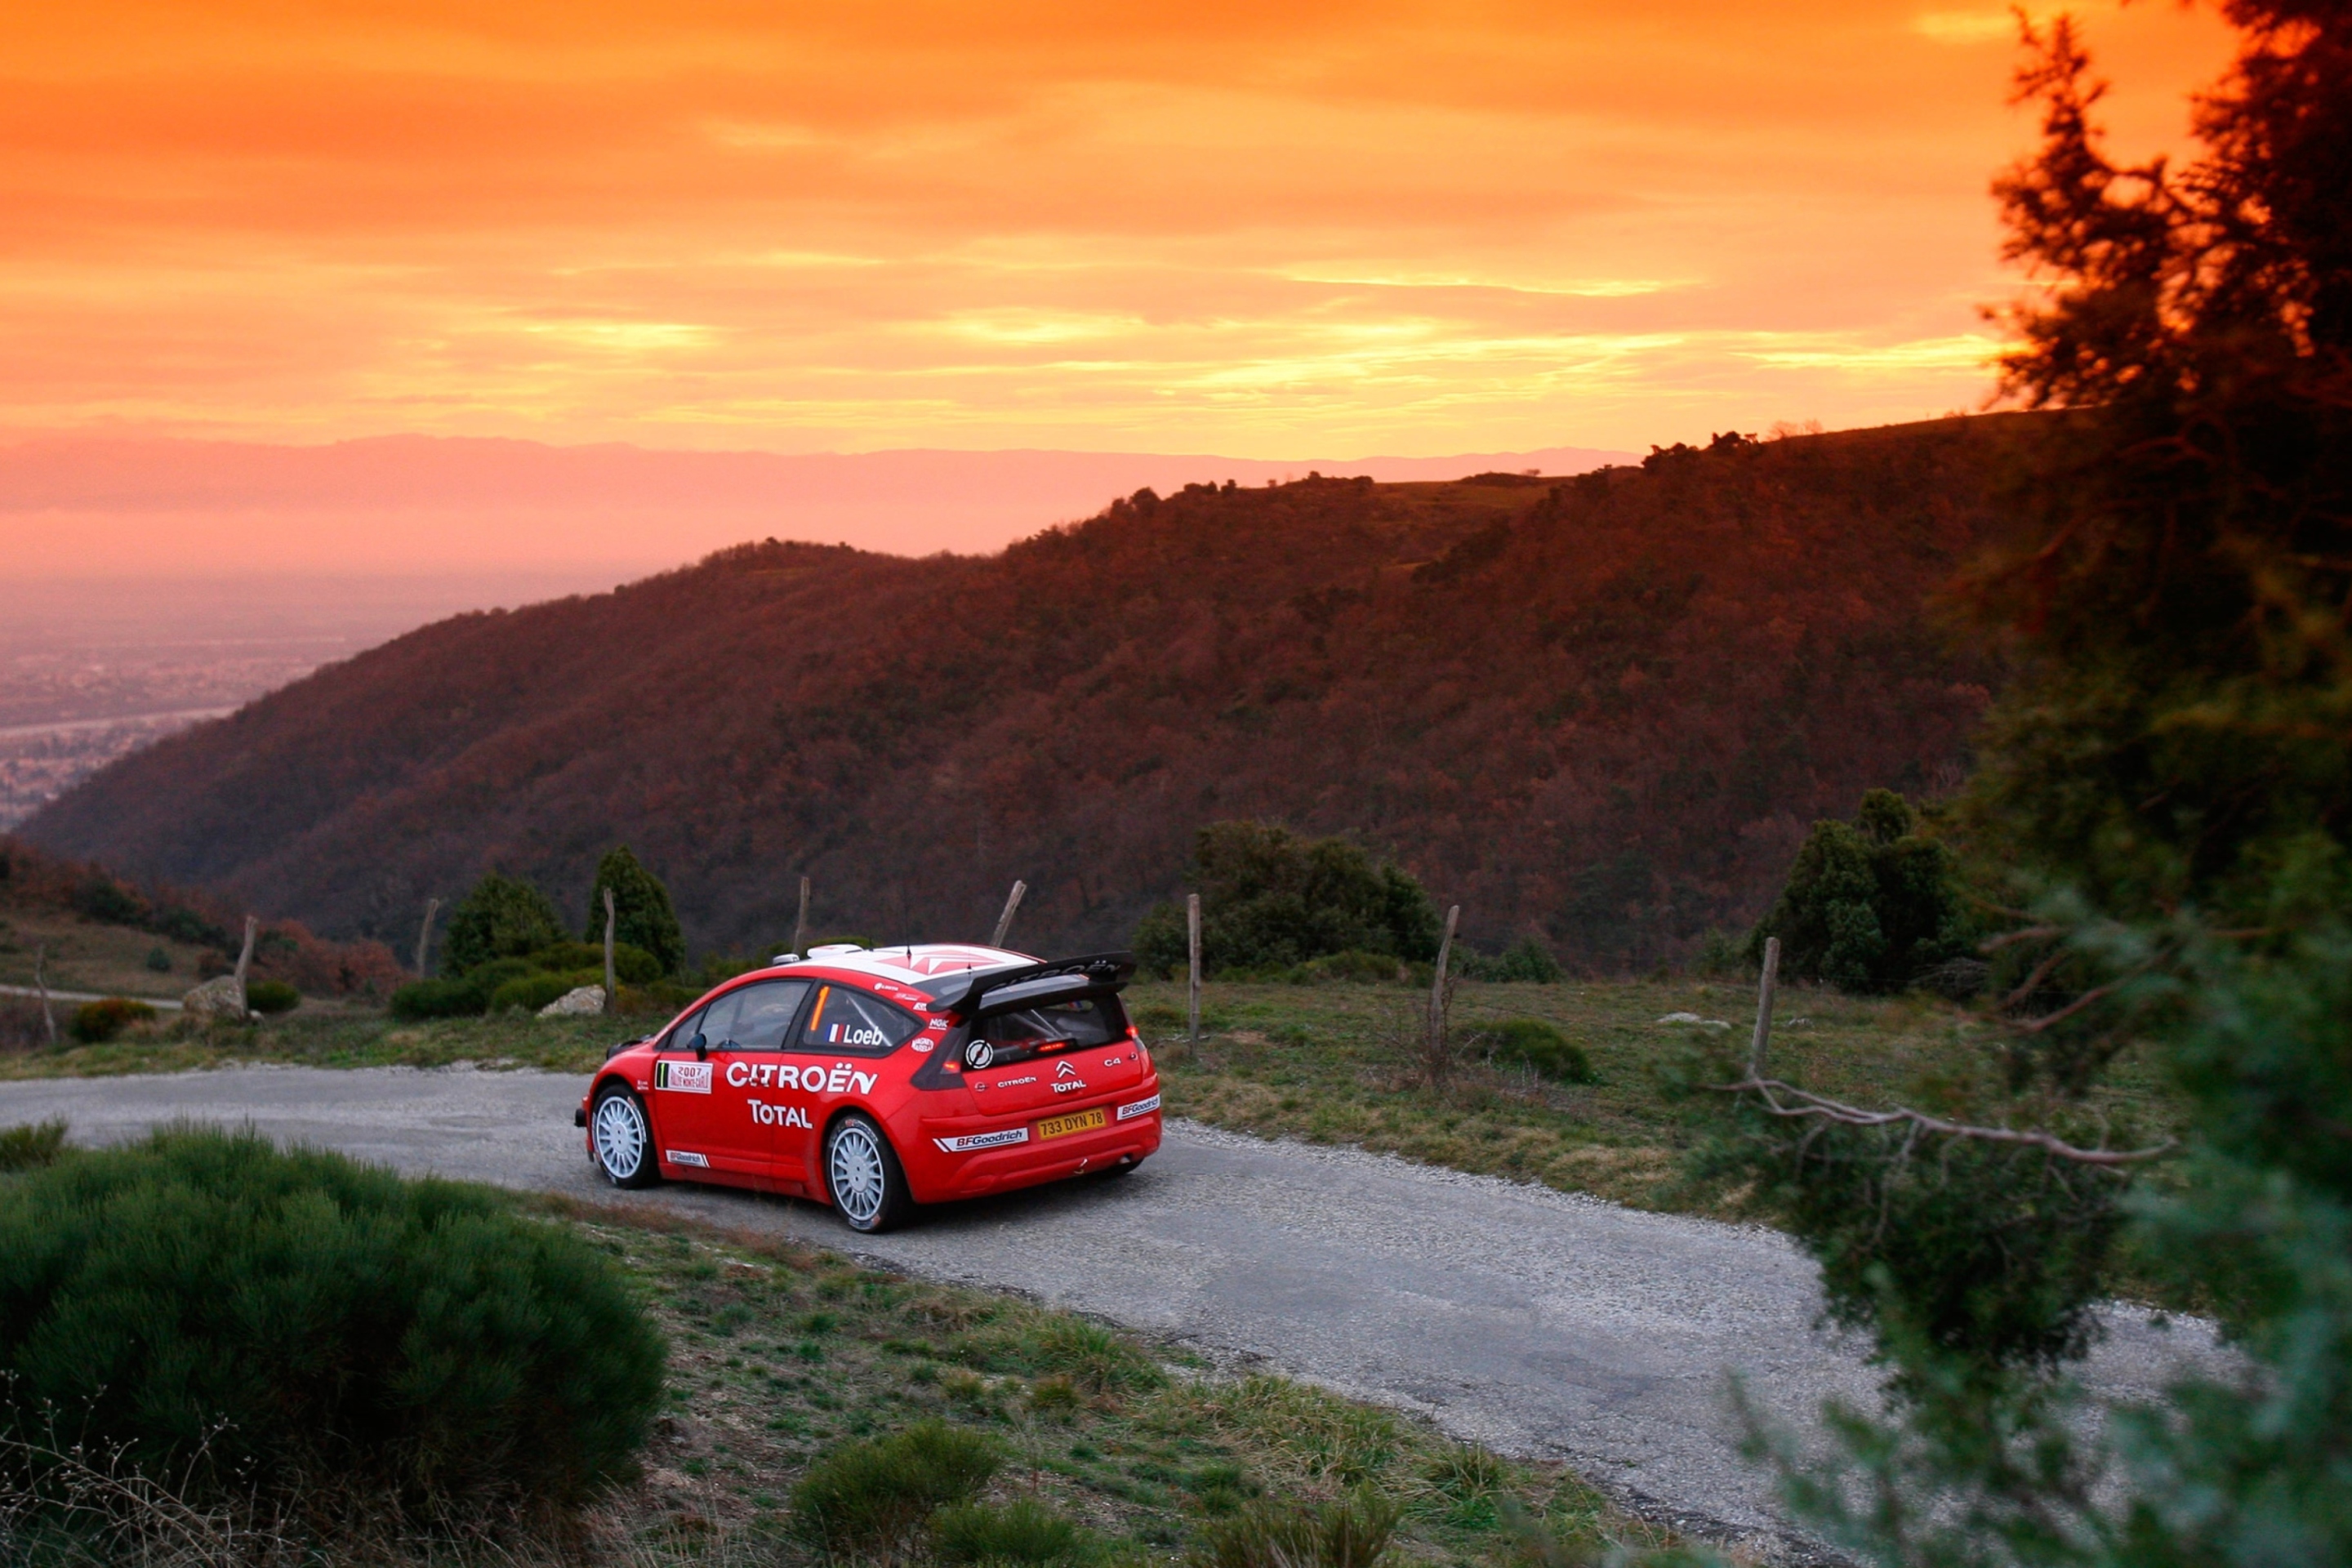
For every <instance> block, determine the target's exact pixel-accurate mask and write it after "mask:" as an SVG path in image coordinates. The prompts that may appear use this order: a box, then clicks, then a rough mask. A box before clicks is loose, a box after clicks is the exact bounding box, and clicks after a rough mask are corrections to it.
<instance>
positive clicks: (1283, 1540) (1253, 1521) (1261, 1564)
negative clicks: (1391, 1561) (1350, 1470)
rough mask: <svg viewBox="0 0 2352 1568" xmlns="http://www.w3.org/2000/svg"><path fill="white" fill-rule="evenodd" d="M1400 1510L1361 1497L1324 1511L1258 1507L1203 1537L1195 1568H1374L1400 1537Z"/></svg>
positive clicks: (1195, 1554) (1290, 1506)
mask: <svg viewBox="0 0 2352 1568" xmlns="http://www.w3.org/2000/svg"><path fill="white" fill-rule="evenodd" d="M1398 1516H1399V1515H1398V1510H1397V1507H1396V1505H1395V1504H1393V1503H1391V1502H1389V1501H1387V1500H1384V1499H1381V1498H1377V1497H1371V1496H1366V1495H1359V1496H1357V1497H1354V1498H1350V1499H1347V1500H1342V1501H1339V1502H1331V1503H1325V1504H1323V1505H1322V1506H1320V1507H1310V1506H1307V1505H1303V1504H1297V1503H1291V1504H1283V1503H1276V1502H1256V1503H1252V1504H1250V1505H1249V1506H1248V1507H1247V1508H1244V1509H1243V1510H1241V1511H1240V1512H1238V1513H1236V1514H1234V1516H1232V1517H1231V1518H1229V1519H1223V1520H1219V1521H1215V1522H1214V1523H1212V1524H1210V1525H1208V1526H1207V1527H1206V1528H1204V1529H1203V1530H1202V1531H1201V1544H1200V1545H1199V1546H1198V1547H1196V1548H1195V1549H1194V1550H1193V1552H1192V1565H1193V1568H1371V1564H1373V1563H1378V1562H1379V1561H1380V1560H1381V1557H1382V1556H1383V1555H1385V1554H1386V1553H1387V1552H1388V1549H1389V1542H1390V1540H1391V1537H1393V1536H1394V1535H1395V1533H1396V1526H1397V1519H1398Z"/></svg>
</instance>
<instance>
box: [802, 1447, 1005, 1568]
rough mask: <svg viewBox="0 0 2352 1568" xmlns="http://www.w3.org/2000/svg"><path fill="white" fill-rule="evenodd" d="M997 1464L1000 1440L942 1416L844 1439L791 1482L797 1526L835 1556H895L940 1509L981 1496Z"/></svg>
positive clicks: (994, 1472)
mask: <svg viewBox="0 0 2352 1568" xmlns="http://www.w3.org/2000/svg"><path fill="white" fill-rule="evenodd" d="M998 1463H999V1457H998V1454H997V1449H996V1445H995V1444H993V1443H992V1442H990V1441H989V1440H988V1439H987V1438H986V1437H984V1436H981V1435H980V1434H979V1433H977V1432H967V1431H963V1430H961V1429H960V1428H958V1427H953V1426H948V1425H947V1424H946V1423H944V1422H940V1421H919V1422H917V1423H915V1425H913V1426H909V1427H908V1428H907V1429H906V1430H905V1431H903V1432H899V1433H897V1434H895V1435H894V1436H888V1437H884V1438H882V1439H880V1440H878V1441H876V1442H866V1443H850V1444H845V1445H844V1446H843V1447H837V1448H834V1449H832V1450H830V1451H828V1452H827V1453H825V1454H824V1455H821V1456H820V1457H819V1458H817V1460H816V1462H815V1463H814V1464H813V1465H811V1466H810V1467H809V1468H808V1473H807V1474H806V1475H804V1476H803V1477H802V1478H801V1479H800V1483H799V1484H798V1485H797V1486H795V1487H793V1521H792V1525H793V1531H794V1533H796V1534H798V1535H799V1536H800V1537H801V1538H802V1539H803V1540H804V1541H807V1542H811V1543H813V1544H814V1545H817V1546H820V1547H822V1548H824V1550H825V1551H826V1552H829V1553H832V1554H833V1555H835V1556H847V1555H850V1554H853V1553H856V1552H877V1553H880V1554H883V1555H896V1554H897V1553H898V1552H902V1551H904V1550H905V1549H906V1547H907V1546H908V1544H909V1543H910V1542H912V1541H913V1540H914V1538H915V1536H916V1535H917V1534H918V1532H919V1531H921V1529H922V1527H923V1524H924V1521H927V1520H929V1518H930V1517H931V1515H932V1514H933V1513H934V1512H936V1511H937V1510H940V1509H941V1508H944V1507H946V1506H948V1505H950V1504H952V1503H961V1502H969V1501H970V1500H971V1499H972V1498H973V1497H975V1496H977V1495H978V1494H979V1491H980V1489H981V1488H982V1487H984V1486H986V1485H987V1484H988V1480H989V1478H990V1477H992V1476H993V1475H994V1474H996V1468H997V1465H998Z"/></svg>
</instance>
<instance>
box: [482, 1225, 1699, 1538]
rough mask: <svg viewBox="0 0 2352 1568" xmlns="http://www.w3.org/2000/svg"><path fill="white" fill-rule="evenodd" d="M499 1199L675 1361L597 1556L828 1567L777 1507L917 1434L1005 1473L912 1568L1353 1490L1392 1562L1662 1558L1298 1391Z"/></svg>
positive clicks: (809, 1263)
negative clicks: (626, 1306)
mask: <svg viewBox="0 0 2352 1568" xmlns="http://www.w3.org/2000/svg"><path fill="white" fill-rule="evenodd" d="M518 1201H520V1202H523V1203H525V1204H527V1205H530V1207H532V1208H535V1209H536V1210H537V1211H539V1212H540V1213H541V1214H543V1215H547V1216H548V1217H549V1219H550V1220H551V1222H553V1223H562V1224H567V1225H571V1226H577V1227H579V1228H580V1229H581V1230H583V1232H585V1233H586V1234H587V1235H588V1236H589V1237H591V1239H592V1240H593V1242H594V1243H595V1244H596V1245H597V1246H599V1247H604V1249H605V1250H607V1251H608V1252H610V1253H611V1254H612V1255H613V1256H614V1257H615V1258H617V1259H619V1260H620V1261H621V1262H622V1263H623V1265H624V1266H625V1268H627V1269H628V1270H629V1272H630V1273H631V1274H632V1275H633V1276H635V1279H637V1280H638V1281H639V1282H640V1285H641V1287H642V1289H644V1291H645V1295H646V1301H647V1303H648V1305H649V1307H650V1309H651V1310H652V1311H653V1313H654V1315H655V1317H656V1320H657V1321H658V1322H659V1324H660V1326H661V1328H662V1330H663V1331H664V1332H665V1334H666V1335H667V1337H668V1339H669V1342H670V1346H671V1352H670V1364H669V1387H668V1393H667V1414H666V1415H665V1417H664V1419H663V1420H662V1421H661V1423H660V1425H659V1430H658V1433H657V1436H656V1438H655V1441H654V1445H653V1448H652V1451H651V1452H650V1453H649V1454H648V1456H647V1464H646V1476H645V1479H643V1480H642V1481H641V1482H640V1483H638V1484H637V1485H636V1486H635V1487H634V1488H632V1489H630V1490H629V1491H628V1492H626V1493H625V1494H623V1495H621V1496H620V1497H617V1498H615V1499H614V1500H612V1501H611V1502H609V1503H607V1504H606V1505H605V1506H604V1508H602V1509H601V1510H598V1513H597V1515H596V1517H595V1518H594V1520H593V1521H592V1531H591V1537H592V1542H593V1547H592V1559H594V1558H601V1559H603V1560H605V1561H613V1562H626V1563H639V1564H646V1565H648V1568H651V1565H656V1564H667V1563H703V1562H734V1561H741V1562H761V1563H798V1562H803V1561H815V1560H817V1559H818V1558H819V1557H820V1556H821V1554H822V1551H823V1548H822V1547H821V1546H820V1545H817V1544H814V1543H812V1542H811V1540H810V1532H809V1531H803V1530H799V1529H796V1528H795V1527H794V1521H793V1513H792V1510H791V1502H792V1500H793V1495H794V1491H795V1489H796V1488H797V1487H799V1486H800V1484H801V1483H802V1481H803V1479H804V1478H805V1477H807V1476H808V1475H809V1473H810V1470H811V1468H812V1466H814V1465H817V1464H819V1463H820V1461H821V1460H822V1459H824V1458H825V1457H826V1456H836V1457H837V1456H841V1455H842V1454H844V1452H845V1450H847V1449H850V1448H852V1447H854V1446H856V1445H860V1444H877V1445H887V1444H889V1443H890V1442H891V1441H893V1440H894V1439H901V1438H903V1436H904V1435H906V1434H908V1433H909V1432H910V1431H912V1430H916V1429H919V1428H925V1427H926V1426H927V1425H928V1424H933V1423H936V1424H940V1425H941V1426H945V1427H947V1428H948V1429H950V1431H952V1432H960V1433H973V1434H978V1435H980V1436H983V1437H985V1438H986V1439H987V1442H988V1444H989V1446H990V1447H992V1450H993V1451H994V1452H995V1453H996V1454H997V1455H998V1456H1000V1461H999V1463H998V1464H997V1466H996V1468H995V1470H994V1474H993V1476H992V1478H990V1479H988V1480H987V1482H986V1483H985V1486H984V1487H983V1488H982V1489H981V1490H980V1491H979V1493H978V1495H977V1498H976V1499H975V1502H976V1504H977V1505H978V1507H979V1509H980V1510H982V1511H980V1512H978V1513H974V1512H972V1511H971V1506H972V1505H970V1504H967V1505H965V1507H964V1510H963V1511H961V1512H960V1513H958V1514H957V1515H956V1516H955V1517H953V1518H949V1519H945V1520H944V1521H942V1522H941V1523H940V1525H939V1527H938V1528H936V1529H935V1530H934V1531H933V1532H932V1534H933V1536H934V1537H935V1539H933V1540H932V1541H931V1542H930V1543H929V1547H928V1549H925V1548H918V1549H917V1550H916V1552H915V1554H916V1555H922V1554H923V1553H924V1551H925V1550H928V1552H929V1554H930V1555H932V1556H934V1557H937V1558H939V1559H940V1560H943V1561H944V1560H953V1559H955V1558H957V1557H958V1556H959V1555H960V1554H961V1555H962V1556H971V1555H972V1554H973V1552H975V1551H977V1552H979V1554H980V1555H981V1556H984V1557H989V1558H992V1559H994V1558H1000V1557H1003V1556H1005V1555H1006V1553H1005V1552H1003V1551H1002V1550H989V1549H987V1542H989V1541H990V1539H991V1538H992V1532H994V1533H995V1534H1002V1535H1010V1536H1013V1537H1025V1538H1034V1539H1038V1540H1044V1541H1050V1542H1062V1543H1063V1544H1062V1546H1060V1547H1058V1548H1057V1549H1055V1551H1053V1552H1048V1553H1046V1554H1045V1555H1046V1556H1048V1557H1050V1558H1051V1559H1052V1560H1054V1561H1056V1562H1065V1563H1076V1562H1094V1563H1104V1564H1116V1563H1136V1564H1144V1563H1174V1562H1177V1561H1179V1560H1182V1559H1184V1558H1186V1557H1188V1556H1191V1555H1192V1554H1195V1553H1196V1552H1201V1551H1202V1550H1203V1549H1204V1548H1205V1546H1206V1545H1207V1543H1209V1542H1212V1541H1213V1537H1214V1535H1215V1533H1216V1531H1217V1530H1218V1529H1219V1527H1220V1526H1221V1523H1222V1522H1223V1521H1232V1520H1234V1519H1235V1518H1237V1517H1241V1516H1244V1515H1245V1514H1247V1513H1248V1512H1249V1510H1252V1509H1253V1508H1254V1507H1255V1508H1259V1509H1263V1508H1265V1506H1266V1505H1267V1504H1269V1503H1271V1504H1276V1505H1289V1504H1309V1505H1311V1504H1317V1503H1334V1502H1339V1501H1342V1500H1347V1499H1349V1498H1350V1497H1360V1496H1363V1495H1368V1494H1377V1495H1378V1496H1381V1497H1383V1498H1386V1499H1387V1500H1390V1501H1391V1502H1392V1503H1394V1504H1396V1505H1397V1506H1398V1507H1399V1508H1400V1509H1401V1510H1402V1511H1401V1513H1400V1517H1399V1520H1398V1523H1397V1526H1396V1536H1395V1545H1394V1548H1393V1557H1392V1559H1391V1560H1392V1561H1400V1562H1415V1563H1460V1564H1465V1565H1473V1564H1485V1563H1495V1564H1498V1565H1499V1564H1504V1563H1519V1562H1523V1561H1525V1560H1526V1557H1527V1554H1528V1551H1529V1542H1528V1540H1527V1539H1526V1538H1525V1537H1524V1536H1522V1535H1521V1534H1519V1533H1517V1531H1514V1530H1513V1529H1511V1528H1509V1527H1508V1526H1507V1519H1508V1517H1509V1516H1510V1515H1511V1514H1512V1513H1513V1512H1514V1510H1520V1511H1523V1512H1524V1513H1525V1515H1526V1516H1527V1517H1528V1519H1530V1520H1532V1521H1534V1523H1535V1526H1536V1528H1537V1529H1538V1530H1540V1531H1542V1533H1543V1534H1544V1535H1545V1536H1548V1537H1549V1538H1550V1539H1551V1540H1553V1541H1555V1542H1559V1543H1560V1545H1561V1547H1562V1548H1563V1549H1564V1551H1565V1552H1566V1553H1567V1554H1568V1555H1570V1556H1571V1557H1574V1558H1577V1559H1578V1560H1581V1558H1582V1556H1583V1555H1584V1554H1588V1553H1592V1552H1601V1551H1605V1550H1607V1549H1608V1548H1610V1547H1612V1546H1619V1545H1622V1546H1627V1547H1631V1548H1633V1549H1636V1550H1641V1549H1646V1548H1651V1547H1657V1546H1662V1545H1664V1544H1667V1542H1666V1541H1665V1539H1664V1536H1663V1534H1662V1533H1661V1532H1660V1531H1656V1530H1655V1529H1654V1528H1653V1527H1651V1526H1648V1525H1646V1524H1644V1523H1643V1522H1642V1521H1638V1520H1634V1519H1631V1518H1629V1517H1627V1516H1625V1515H1623V1514H1622V1513H1619V1512H1618V1511H1616V1510H1613V1509H1612V1507H1611V1506H1610V1505H1609V1504H1608V1503H1607V1502H1606V1501H1605V1500H1603V1499H1602V1498H1601V1495H1600V1494H1599V1493H1597V1492H1595V1491H1593V1490H1592V1489H1591V1488H1589V1487H1587V1486H1585V1485H1584V1484H1583V1483H1582V1482H1580V1481H1579V1480H1578V1479H1576V1478H1575V1477H1573V1476H1571V1475H1570V1474H1568V1473H1567V1472H1566V1471H1564V1470H1563V1469H1561V1468H1559V1467H1556V1466H1541V1465H1528V1464H1518V1463H1513V1462H1510V1461H1507V1460H1504V1459H1501V1458H1497V1457H1496V1456H1495V1455H1493V1454H1490V1453H1488V1452H1486V1451H1485V1450H1483V1449H1478V1448H1473V1447H1465V1446H1463V1445H1460V1444H1456V1443H1454V1442H1452V1441H1451V1440H1449V1439H1448V1438H1446V1437H1445V1436H1443V1435H1442V1434H1440V1433H1438V1432H1436V1431H1434V1430H1433V1429H1432V1428H1430V1427H1428V1426H1423V1425H1422V1424H1420V1423H1418V1422H1416V1421H1413V1420H1411V1419H1408V1418H1406V1417H1404V1416H1402V1415H1397V1414H1395V1413H1393V1412H1391V1411H1388V1410H1384V1409H1381V1408H1379V1407H1377V1406H1373V1405H1362V1404H1358V1403H1356V1402H1354V1401H1350V1400H1347V1399H1343V1398H1340V1397H1339V1396H1337V1395H1335V1394H1328V1393H1326V1392H1323V1391H1321V1390H1319V1389H1316V1388H1313V1387H1309V1386H1307V1385H1305V1384H1297V1383H1292V1382H1289V1381H1287V1380H1286V1379H1282V1378H1276V1377H1267V1376H1230V1375H1225V1374H1223V1373H1219V1372H1217V1371H1216V1370H1214V1369H1212V1368H1208V1367H1205V1366H1202V1365H1200V1364H1198V1363H1194V1362H1192V1360H1190V1359H1189V1358H1186V1357H1183V1356H1181V1355H1177V1356H1172V1357H1171V1356H1169V1355H1168V1354H1167V1352H1161V1351H1159V1350H1157V1349H1155V1348H1154V1347H1151V1346H1150V1345H1147V1344H1144V1343H1142V1342H1138V1341H1135V1340H1132V1339H1130V1338H1128V1337H1127V1336H1124V1335H1121V1334H1118V1333H1114V1332H1112V1331H1109V1330H1107V1329H1104V1328H1102V1327H1100V1326H1099V1325H1097V1324H1095V1323H1092V1322H1089V1321H1085V1320H1083V1319H1079V1318H1076V1317H1072V1316H1070V1315H1068V1314H1066V1313H1061V1312H1055V1311H1053V1310H1048V1309H1046V1308H1043V1307H1039V1306H1036V1305H1034V1304H1032V1303H1029V1302H1025V1301H1021V1300H1014V1299H1012V1298H1008V1297H1004V1296H999V1295H992V1294H990V1293H987V1292H984V1291H979V1290H972V1289H961V1288H958V1287H953V1286H944V1285H933V1284H925V1283H919V1282H916V1281H912V1280H908V1279H902V1278H899V1277H897V1276H894V1275H890V1274H887V1273H882V1272H877V1271H876V1270H873V1269H870V1268H863V1267H860V1266H859V1265H856V1264H855V1263H852V1262H849V1261H847V1260H845V1259H843V1258H839V1257H836V1256H834V1255H831V1254H828V1253H824V1252H821V1251H816V1250H814V1249H809V1248H804V1247H795V1246H793V1245H791V1244H789V1243H780V1242H777V1241H775V1240H774V1239H772V1238H768V1237H753V1236H747V1235H733V1234H729V1233H724V1232H720V1231H717V1230H713V1229H710V1228H709V1227H706V1226H699V1225H696V1224H692V1223H690V1222H685V1221H679V1220H676V1219H673V1218H671V1217H669V1216H667V1215H662V1214H660V1213H659V1212H658V1211H643V1210H634V1209H632V1210H608V1209H605V1208H603V1207H599V1206H596V1205H585V1204H581V1203H578V1202H574V1201H569V1200H562V1199H555V1198H530V1199H522V1200H518ZM842 1468H844V1467H843V1466H841V1465H840V1464H838V1463H837V1462H836V1463H835V1464H834V1465H833V1466H832V1472H838V1471H839V1470H841V1469H842ZM852 1468H854V1467H852ZM830 1479H833V1480H834V1481H835V1484H836V1485H837V1484H838V1477H837V1474H831V1475H830ZM1024 1509H1025V1510H1026V1511H1025V1513H1024V1511H1022V1510H1024ZM988 1510H995V1511H994V1512H993V1513H991V1512H989V1511H988ZM1041 1510H1042V1511H1041ZM1055 1521H1059V1524H1056V1523H1055ZM1071 1542H1076V1545H1071V1544H1070V1543H1071ZM1024 1555H1025V1553H1024Z"/></svg>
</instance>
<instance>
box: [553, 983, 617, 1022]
mask: <svg viewBox="0 0 2352 1568" xmlns="http://www.w3.org/2000/svg"><path fill="white" fill-rule="evenodd" d="M603 1011H604V987H603V986H602V985H580V986H575V987H573V988H572V990H570V991H566V992H565V993H564V994H562V995H561V996H558V997H557V998H556V999H555V1000H554V1001H552V1002H550V1003H549V1004H548V1005H546V1006H544V1007H541V1009H540V1010H539V1016H541V1017H542V1018H583V1017H586V1016H589V1015H590V1014H593V1013H602V1012H603Z"/></svg>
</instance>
